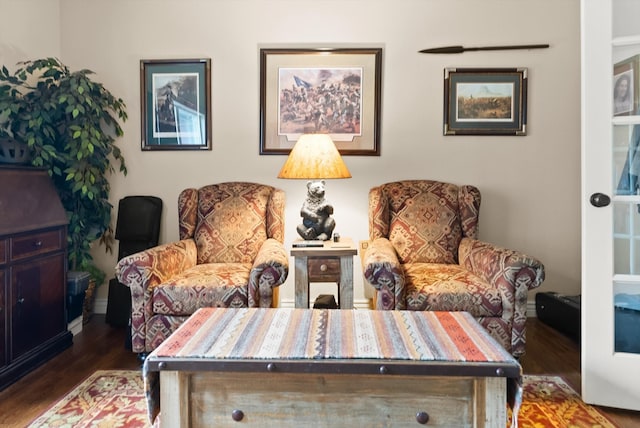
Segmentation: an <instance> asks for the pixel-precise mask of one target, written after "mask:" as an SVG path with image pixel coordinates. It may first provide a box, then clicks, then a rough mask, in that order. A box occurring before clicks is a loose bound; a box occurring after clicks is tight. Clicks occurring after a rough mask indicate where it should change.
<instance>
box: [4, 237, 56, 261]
mask: <svg viewBox="0 0 640 428" xmlns="http://www.w3.org/2000/svg"><path fill="white" fill-rule="evenodd" d="M61 248H62V234H61V233H60V230H51V231H47V232H38V233H32V234H29V235H24V236H19V237H14V238H11V260H20V259H24V258H27V257H31V256H35V255H38V254H45V253H49V252H52V251H56V250H59V249H61Z"/></svg>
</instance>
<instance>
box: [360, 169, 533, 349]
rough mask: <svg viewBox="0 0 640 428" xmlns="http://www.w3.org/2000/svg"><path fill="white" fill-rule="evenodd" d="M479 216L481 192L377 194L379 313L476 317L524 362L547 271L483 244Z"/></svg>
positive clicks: (427, 188) (411, 189) (417, 185)
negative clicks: (530, 314)
mask: <svg viewBox="0 0 640 428" xmlns="http://www.w3.org/2000/svg"><path fill="white" fill-rule="evenodd" d="M479 209H480V191H479V190H478V189H477V188H476V187H474V186H457V185H455V184H450V183H442V182H437V181H429V180H407V181H399V182H394V183H387V184H383V185H381V186H379V187H375V188H373V189H371V190H370V192H369V239H370V242H369V243H368V244H367V250H366V253H365V254H364V257H363V270H364V276H365V278H366V280H367V281H368V282H369V283H370V284H371V285H372V286H373V287H374V288H375V290H376V293H375V297H374V306H375V307H376V309H382V310H389V309H405V310H414V311H466V312H469V313H470V314H471V315H473V317H474V318H476V319H477V320H478V321H479V322H480V324H481V325H482V326H483V327H484V328H485V329H486V330H487V331H488V332H489V333H490V334H491V335H492V336H493V337H494V338H495V339H496V340H497V341H498V342H499V343H500V344H502V345H503V346H504V348H505V349H506V350H508V351H509V352H511V353H512V354H513V355H514V356H516V357H519V356H521V355H522V354H524V351H525V321H526V317H527V314H526V311H527V296H528V291H529V290H531V289H533V288H536V287H538V286H539V285H540V284H541V283H542V281H543V280H544V266H543V265H542V263H541V262H540V261H538V260H536V259H535V258H533V257H530V256H527V255H525V254H522V253H519V252H517V251H513V250H508V249H505V248H500V247H497V246H494V245H492V244H490V243H487V242H482V241H479V240H478V239H477V237H478V214H479Z"/></svg>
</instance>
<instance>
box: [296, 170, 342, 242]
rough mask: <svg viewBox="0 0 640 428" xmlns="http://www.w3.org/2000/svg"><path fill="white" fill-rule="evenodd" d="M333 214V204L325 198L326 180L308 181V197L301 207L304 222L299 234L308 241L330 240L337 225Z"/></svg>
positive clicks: (299, 226) (298, 229)
mask: <svg viewBox="0 0 640 428" xmlns="http://www.w3.org/2000/svg"><path fill="white" fill-rule="evenodd" d="M331 214H333V205H331V203H329V201H327V199H326V198H325V182H324V180H316V181H308V182H307V198H306V199H305V201H304V203H303V204H302V208H301V209H300V215H301V216H302V224H299V225H298V227H297V229H296V230H297V231H298V234H299V235H300V236H301V237H302V239H304V240H307V241H312V240H316V241H328V240H329V239H331V235H332V234H333V229H335V227H336V222H335V220H334V219H333V217H331Z"/></svg>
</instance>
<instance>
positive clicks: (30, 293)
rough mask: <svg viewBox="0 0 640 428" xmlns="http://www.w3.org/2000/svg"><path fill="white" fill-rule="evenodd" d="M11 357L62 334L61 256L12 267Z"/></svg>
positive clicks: (63, 325) (63, 323)
mask: <svg viewBox="0 0 640 428" xmlns="http://www.w3.org/2000/svg"><path fill="white" fill-rule="evenodd" d="M11 276H12V278H11V279H12V281H11V283H12V290H11V306H12V312H11V322H12V324H11V336H12V352H11V357H12V359H15V358H17V357H19V356H20V355H22V354H24V353H25V352H28V351H30V350H31V349H33V348H35V347H37V346H38V345H40V344H42V343H44V342H46V341H47V340H49V339H51V338H53V337H54V336H56V335H57V334H59V333H60V332H62V331H64V330H66V320H65V311H64V299H65V287H66V284H64V255H63V254H57V255H53V256H49V257H45V258H42V259H38V260H34V261H31V262H25V263H21V264H17V265H15V266H14V267H13V268H12V269H11Z"/></svg>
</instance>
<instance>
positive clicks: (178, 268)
mask: <svg viewBox="0 0 640 428" xmlns="http://www.w3.org/2000/svg"><path fill="white" fill-rule="evenodd" d="M197 253H198V252H197V249H196V243H195V241H194V240H193V239H184V240H182V241H178V242H173V243H170V244H164V245H159V246H157V247H153V248H149V249H148V250H145V251H141V252H139V253H135V254H131V255H130V256H127V257H124V258H123V259H121V260H120V261H119V262H118V264H117V265H116V277H117V278H118V281H120V282H121V283H123V284H124V285H126V286H128V287H129V288H130V289H131V342H132V350H133V352H146V351H147V350H146V348H145V343H146V334H147V332H146V320H147V319H150V318H151V317H152V316H153V306H152V299H151V295H152V293H153V288H154V287H155V286H156V285H158V284H161V283H163V282H165V281H167V280H168V279H169V278H171V277H172V276H174V275H176V274H178V273H180V272H182V271H184V270H186V269H189V268H190V267H193V266H195V265H196V263H197Z"/></svg>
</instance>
